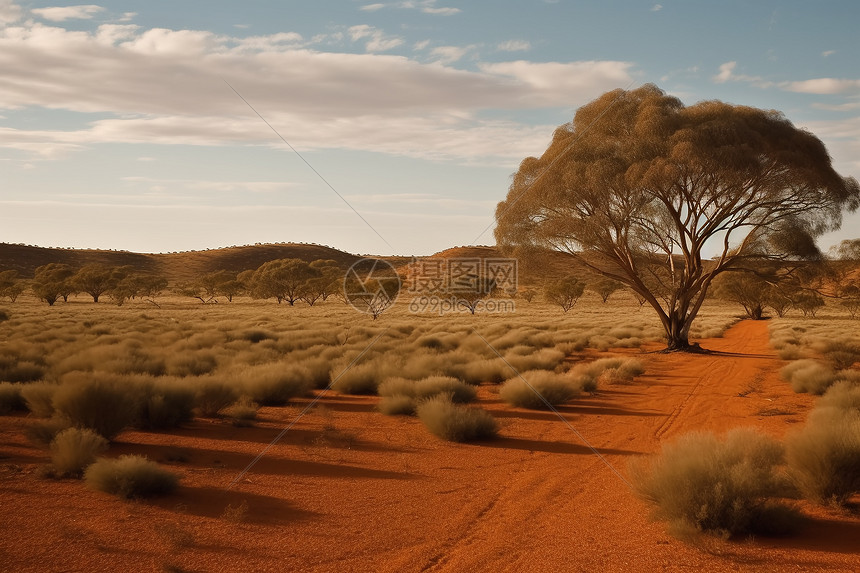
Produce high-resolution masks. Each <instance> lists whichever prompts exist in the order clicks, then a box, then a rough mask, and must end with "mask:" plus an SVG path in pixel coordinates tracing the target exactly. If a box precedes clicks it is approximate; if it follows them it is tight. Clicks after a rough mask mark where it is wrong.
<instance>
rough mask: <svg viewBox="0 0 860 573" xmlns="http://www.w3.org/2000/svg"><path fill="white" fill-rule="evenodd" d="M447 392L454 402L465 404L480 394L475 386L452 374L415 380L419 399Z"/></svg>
mask: <svg viewBox="0 0 860 573" xmlns="http://www.w3.org/2000/svg"><path fill="white" fill-rule="evenodd" d="M439 394H447V395H448V396H449V397H450V399H451V401H452V402H456V403H458V404H465V403H467V402H473V401H474V400H475V398H476V397H477V395H478V392H477V390H475V387H474V386H471V385H470V384H466V383H465V382H462V381H460V380H458V379H457V378H452V377H451V376H430V377H427V378H423V379H421V380H418V381H417V382H415V397H416V398H417V399H418V400H423V399H426V398H431V397H433V396H437V395H439Z"/></svg>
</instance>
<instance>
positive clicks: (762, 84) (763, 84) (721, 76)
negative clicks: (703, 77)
mask: <svg viewBox="0 0 860 573" xmlns="http://www.w3.org/2000/svg"><path fill="white" fill-rule="evenodd" d="M737 65H738V63H737V62H726V63H724V64H721V65H720V72H719V73H718V74H717V75H715V76H712V77H711V79H712V80H713V81H714V83H718V84H722V83H726V82H729V81H732V82H747V83H750V84H752V85H754V86H755V87H758V88H769V87H773V86H774V85H775V84H774V82H769V81H765V80H764V79H763V78H761V77H760V76H748V75H745V74H736V73H735V68H736V67H737Z"/></svg>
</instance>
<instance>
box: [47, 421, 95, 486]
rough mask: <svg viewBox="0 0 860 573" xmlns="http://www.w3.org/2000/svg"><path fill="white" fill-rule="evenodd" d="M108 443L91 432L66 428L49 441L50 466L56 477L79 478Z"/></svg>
mask: <svg viewBox="0 0 860 573" xmlns="http://www.w3.org/2000/svg"><path fill="white" fill-rule="evenodd" d="M107 447H108V441H107V440H106V439H104V438H103V437H101V436H100V435H98V434H97V433H95V432H93V431H92V430H86V429H84V430H81V429H78V428H68V429H65V430H63V431H61V432H59V433H58V434H57V435H56V436H55V437H54V439H53V440H52V441H51V466H52V470H53V472H54V473H55V475H56V476H57V477H81V475H83V473H84V469H85V468H86V467H87V466H88V465H90V464H91V463H93V462H95V461H96V456H98V455H99V454H101V453H102V452H104V451H105V450H106V449H107Z"/></svg>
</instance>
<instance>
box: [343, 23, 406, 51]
mask: <svg viewBox="0 0 860 573" xmlns="http://www.w3.org/2000/svg"><path fill="white" fill-rule="evenodd" d="M348 31H349V37H350V38H352V41H353V42H357V41H358V40H363V39H367V43H366V44H365V47H364V48H365V50H367V51H368V52H385V51H387V50H391V49H393V48H396V47H397V46H399V45H401V44H402V43H403V38H397V37H386V36H385V33H384V32H383V31H382V30H379V29H377V28H374V27H373V26H368V25H367V24H361V25H358V26H352V27H350V28H349V30H348Z"/></svg>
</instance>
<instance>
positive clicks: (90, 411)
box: [53, 377, 139, 440]
mask: <svg viewBox="0 0 860 573" xmlns="http://www.w3.org/2000/svg"><path fill="white" fill-rule="evenodd" d="M53 405H54V410H55V411H56V412H57V413H58V414H59V415H61V416H63V417H65V418H67V419H68V420H69V421H70V422H71V423H72V425H73V426H75V427H78V428H88V429H90V430H93V431H94V432H96V433H97V434H100V435H102V436H104V437H105V438H107V439H108V440H112V439H113V438H115V437H116V436H117V434H119V433H120V432H122V431H123V430H124V429H125V428H127V427H129V426H131V425H132V424H134V423H135V421H136V420H137V415H138V409H139V401H138V394H137V393H136V392H133V391H129V388H127V387H123V386H122V385H121V384H118V383H116V382H115V381H113V380H111V379H107V378H101V377H86V378H75V379H73V380H69V381H67V382H65V383H64V384H61V385H60V386H59V388H57V391H56V392H55V393H54V399H53Z"/></svg>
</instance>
